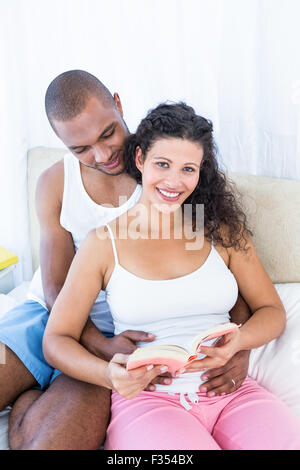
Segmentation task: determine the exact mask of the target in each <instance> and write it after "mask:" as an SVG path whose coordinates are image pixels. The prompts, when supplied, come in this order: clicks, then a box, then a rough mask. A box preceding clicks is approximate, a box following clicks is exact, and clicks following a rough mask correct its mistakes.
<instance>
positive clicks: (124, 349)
mask: <svg viewBox="0 0 300 470" xmlns="http://www.w3.org/2000/svg"><path fill="white" fill-rule="evenodd" d="M154 338H155V336H154V335H152V334H148V333H145V331H135V330H126V331H123V333H120V334H119V335H117V336H114V337H113V338H106V336H104V335H103V334H102V333H101V332H100V331H99V330H98V328H97V327H96V326H95V325H94V323H93V322H92V321H91V320H90V319H89V320H88V321H87V323H86V326H85V328H84V330H83V333H82V336H81V338H80V343H81V344H82V345H83V346H84V347H85V348H86V349H87V350H88V351H89V352H90V353H92V354H94V355H95V356H97V357H100V359H104V360H105V361H108V362H109V361H110V360H111V359H112V357H113V356H114V354H117V353H121V354H131V353H133V351H135V350H136V348H137V345H136V343H137V342H139V341H143V342H151V341H153V340H154ZM171 383H172V375H171V374H170V372H166V373H165V374H160V375H159V376H156V377H155V378H154V379H153V380H152V381H151V383H150V384H149V385H148V386H147V388H146V389H145V390H147V391H150V392H153V391H155V384H161V385H170V384H171Z"/></svg>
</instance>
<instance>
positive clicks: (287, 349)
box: [249, 283, 300, 418]
mask: <svg viewBox="0 0 300 470" xmlns="http://www.w3.org/2000/svg"><path fill="white" fill-rule="evenodd" d="M275 288H276V290H277V292H278V294H279V296H280V298H281V301H282V303H283V305H284V307H285V309H286V312H287V324H286V328H285V330H284V332H283V333H282V335H281V336H280V337H279V338H277V339H275V340H273V341H271V342H270V343H268V344H266V345H264V346H262V347H260V348H257V349H254V350H253V351H251V354H250V364H249V375H250V376H251V377H253V378H254V379H255V380H257V382H258V383H259V384H260V385H262V386H263V387H265V388H266V389H267V390H269V391H270V392H272V393H273V394H274V395H277V396H278V397H279V398H280V399H281V400H282V401H284V402H285V403H286V405H288V406H289V407H290V408H291V409H292V410H293V411H294V413H295V414H296V415H297V416H298V417H299V418H300V283H293V284H275Z"/></svg>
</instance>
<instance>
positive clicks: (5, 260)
mask: <svg viewBox="0 0 300 470" xmlns="http://www.w3.org/2000/svg"><path fill="white" fill-rule="evenodd" d="M17 262H18V257H17V255H14V254H13V253H11V252H10V251H8V250H7V249H6V248H3V247H2V246H0V269H4V268H7V267H8V266H11V265H12V264H16V263H17Z"/></svg>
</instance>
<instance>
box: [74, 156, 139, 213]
mask: <svg viewBox="0 0 300 470" xmlns="http://www.w3.org/2000/svg"><path fill="white" fill-rule="evenodd" d="M80 171H81V179H82V182H83V185H84V188H85V190H86V192H87V193H88V195H89V196H90V197H91V199H93V200H94V201H95V202H96V203H97V204H112V205H113V206H118V205H119V197H120V196H124V197H126V198H127V199H129V198H130V197H131V195H132V193H133V192H134V190H135V188H136V185H137V182H136V181H135V180H134V179H133V178H132V177H131V176H129V175H128V174H127V173H125V172H124V173H121V174H120V175H116V176H114V175H106V174H105V173H103V172H101V171H98V170H96V169H94V168H88V167H86V166H85V165H82V164H81V163H80Z"/></svg>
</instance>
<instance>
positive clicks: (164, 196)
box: [156, 188, 182, 202]
mask: <svg viewBox="0 0 300 470" xmlns="http://www.w3.org/2000/svg"><path fill="white" fill-rule="evenodd" d="M156 190H157V192H158V194H159V196H160V197H161V198H162V199H163V200H164V201H168V202H176V201H178V199H179V198H180V196H181V194H182V193H179V192H178V191H165V190H164V189H160V188H156ZM162 191H163V192H164V193H169V194H178V196H168V195H167V194H163V193H162Z"/></svg>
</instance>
